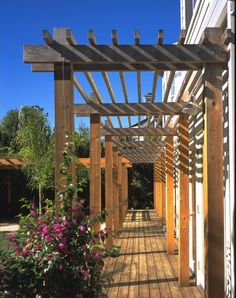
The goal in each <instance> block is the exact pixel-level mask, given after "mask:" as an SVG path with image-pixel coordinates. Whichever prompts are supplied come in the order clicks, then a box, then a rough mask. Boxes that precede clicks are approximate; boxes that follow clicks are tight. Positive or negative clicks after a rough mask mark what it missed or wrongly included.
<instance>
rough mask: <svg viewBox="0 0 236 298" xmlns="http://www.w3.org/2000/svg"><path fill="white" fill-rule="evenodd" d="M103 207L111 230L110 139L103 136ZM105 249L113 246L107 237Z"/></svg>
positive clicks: (110, 239)
mask: <svg viewBox="0 0 236 298" xmlns="http://www.w3.org/2000/svg"><path fill="white" fill-rule="evenodd" d="M105 160H106V161H105V163H106V165H105V166H106V169H105V205H106V227H107V228H109V229H110V230H113V176H112V163H113V162H112V137H111V136H108V135H107V136H105ZM106 245H107V248H110V247H111V246H112V245H113V238H112V237H111V236H109V237H108V238H107V241H106Z"/></svg>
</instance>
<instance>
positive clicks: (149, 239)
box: [105, 210, 202, 298]
mask: <svg viewBox="0 0 236 298" xmlns="http://www.w3.org/2000/svg"><path fill="white" fill-rule="evenodd" d="M115 244H116V245H120V246H121V254H120V256H119V257H117V258H109V259H107V260H106V266H105V274H106V275H108V276H111V277H112V278H113V282H112V283H111V284H110V285H109V290H108V297H109V298H114V297H119V298H123V297H130V298H131V297H134V298H137V297H143V298H148V297H153V298H154V297H155V298H156V297H164V298H166V297H176V298H180V297H186V298H191V297H202V295H201V293H200V292H199V290H198V289H197V287H195V286H193V285H194V280H193V279H191V284H192V286H190V287H185V288H180V287H179V285H178V278H177V274H178V252H177V249H176V254H175V255H171V256H170V255H169V256H168V255H167V253H166V240H165V235H164V232H163V229H162V224H161V222H160V220H158V218H157V217H156V216H155V213H154V211H153V210H150V211H146V210H138V211H130V212H129V213H128V214H127V216H126V219H125V221H124V224H123V229H122V234H121V236H120V237H119V239H117V240H116V242H115Z"/></svg>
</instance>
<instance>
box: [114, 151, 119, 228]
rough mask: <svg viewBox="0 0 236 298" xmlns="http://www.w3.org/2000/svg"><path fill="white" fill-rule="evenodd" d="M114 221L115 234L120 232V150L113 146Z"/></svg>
mask: <svg viewBox="0 0 236 298" xmlns="http://www.w3.org/2000/svg"><path fill="white" fill-rule="evenodd" d="M113 220H114V232H117V231H118V230H119V184H118V149H117V147H116V146H113Z"/></svg>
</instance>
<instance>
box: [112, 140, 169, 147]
mask: <svg viewBox="0 0 236 298" xmlns="http://www.w3.org/2000/svg"><path fill="white" fill-rule="evenodd" d="M113 144H114V145H115V146H117V147H120V148H143V147H151V148H159V147H163V146H164V143H163V142H154V141H113Z"/></svg>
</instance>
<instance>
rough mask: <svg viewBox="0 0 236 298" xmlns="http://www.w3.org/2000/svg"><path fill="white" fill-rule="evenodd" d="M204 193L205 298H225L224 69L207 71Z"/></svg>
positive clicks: (205, 71)
mask: <svg viewBox="0 0 236 298" xmlns="http://www.w3.org/2000/svg"><path fill="white" fill-rule="evenodd" d="M204 79H205V87H204V95H205V98H204V103H205V115H204V146H203V189H204V218H205V236H204V238H205V259H204V261H205V278H206V280H205V283H206V290H205V294H206V297H209V298H210V297H224V185H223V181H224V177H223V156H224V153H223V122H222V119H223V108H222V68H221V66H220V65H218V66H213V65H206V67H205V69H204Z"/></svg>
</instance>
